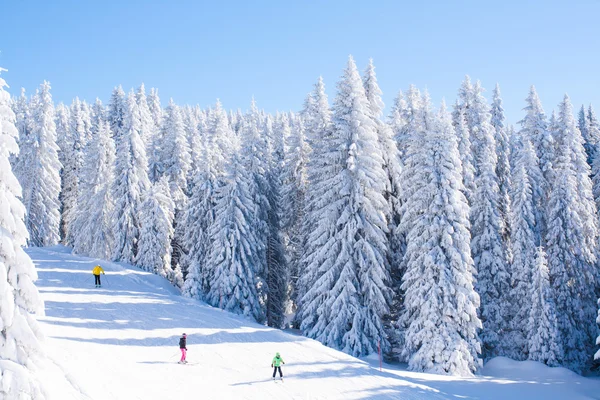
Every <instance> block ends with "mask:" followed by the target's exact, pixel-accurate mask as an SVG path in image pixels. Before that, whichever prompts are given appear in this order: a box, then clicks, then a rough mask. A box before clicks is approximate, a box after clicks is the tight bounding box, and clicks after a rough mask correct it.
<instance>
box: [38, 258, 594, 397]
mask: <svg viewBox="0 0 600 400" xmlns="http://www.w3.org/2000/svg"><path fill="white" fill-rule="evenodd" d="M27 252H28V254H29V255H30V256H31V257H32V259H33V260H34V262H35V264H36V267H37V270H38V274H39V280H38V281H37V285H38V288H39V289H40V292H41V293H42V296H43V298H44V301H45V302H46V316H45V317H41V318H39V321H40V324H41V325H42V328H43V330H44V333H45V335H46V343H45V348H46V349H47V353H48V355H49V357H50V358H51V359H52V360H53V362H52V365H53V367H52V368H48V369H42V370H41V371H40V376H41V377H42V379H43V380H44V381H45V382H44V383H45V385H46V387H47V388H48V391H49V392H50V393H49V394H50V395H52V396H51V398H52V399H60V400H66V399H94V400H108V399H119V400H121V399H122V400H134V399H139V400H153V399H156V400H164V399H192V398H193V399H197V398H201V399H261V400H263V399H278V400H284V399H403V400H421V399H546V400H551V399H568V400H578V399H600V380H598V379H595V378H594V379H591V378H583V377H580V376H578V375H576V374H574V373H572V372H570V371H568V370H565V369H563V368H548V367H545V366H543V365H541V364H538V363H534V362H514V361H511V360H508V359H503V358H497V359H494V360H492V361H491V362H490V363H488V364H487V365H486V367H485V368H484V369H483V371H482V376H477V377H475V378H470V379H464V378H455V377H445V376H438V375H430V374H419V373H413V372H408V371H406V370H404V369H402V368H401V367H398V366H389V365H384V369H383V371H382V372H380V371H379V366H378V362H377V358H376V357H369V358H368V359H365V360H360V359H356V358H353V357H350V356H348V355H346V354H344V353H341V352H338V351H335V350H332V349H329V348H327V347H325V346H323V345H321V344H320V343H318V342H316V341H313V340H310V339H307V338H304V337H302V336H297V335H293V334H290V333H286V332H282V331H279V330H275V329H270V328H266V327H264V326H262V325H259V324H256V323H254V322H252V321H250V320H247V319H244V318H242V317H239V316H236V315H232V314H229V313H226V312H223V311H221V310H219V309H215V308H212V307H209V306H207V305H205V304H202V303H200V302H197V301H193V300H190V299H186V298H183V297H181V296H179V294H178V291H177V290H176V289H174V288H173V287H171V286H170V285H169V283H168V282H166V281H165V280H164V279H162V278H160V277H158V276H155V275H152V274H149V273H146V272H143V271H141V270H139V269H138V268H135V267H131V266H127V265H121V264H116V263H110V262H107V261H101V260H94V259H89V258H85V257H78V256H74V255H71V254H70V249H67V248H65V247H60V246H57V247H53V248H49V249H40V248H31V249H27ZM96 264H100V265H101V266H102V267H103V268H104V270H105V271H106V273H107V275H106V276H103V277H102V278H103V287H102V288H98V289H96V288H94V284H93V283H94V282H93V277H92V274H91V269H92V267H93V266H94V265H96ZM183 332H185V333H187V334H188V360H189V362H190V363H189V364H188V365H180V364H178V363H177V361H178V359H179V356H180V353H179V348H178V339H179V337H180V335H181V334H182V333H183ZM275 352H280V353H281V355H282V357H283V359H284V360H285V362H286V364H285V365H284V366H283V368H282V369H283V373H284V377H285V382H273V381H272V380H271V374H272V368H271V367H270V364H271V359H272V358H273V355H274V354H275ZM57 370H58V371H61V372H60V373H57V372H56V371H57Z"/></svg>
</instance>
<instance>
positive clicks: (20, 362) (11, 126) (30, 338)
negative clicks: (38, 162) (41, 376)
mask: <svg viewBox="0 0 600 400" xmlns="http://www.w3.org/2000/svg"><path fill="white" fill-rule="evenodd" d="M2 71H3V70H2V69H0V72H2ZM4 87H6V82H5V81H4V80H3V79H2V78H0V210H2V211H1V212H0V237H1V239H0V241H1V242H2V252H0V276H1V277H2V282H1V283H2V285H1V286H0V288H1V289H0V323H1V325H2V335H1V336H0V363H1V364H0V365H1V373H2V378H1V381H0V397H1V398H6V399H17V398H18V399H22V398H23V399H27V398H31V399H44V398H45V395H44V391H43V388H42V386H41V382H40V381H39V380H38V378H37V374H36V371H35V363H36V361H37V360H38V359H39V358H41V357H42V354H43V353H42V348H41V344H40V339H41V337H42V333H41V331H40V329H39V327H38V325H37V322H36V320H35V318H34V315H33V314H39V315H43V313H44V302H43V301H42V299H41V297H40V295H39V293H38V290H37V288H36V287H35V285H34V283H33V282H34V281H35V280H36V279H37V273H36V270H35V267H34V265H33V262H32V261H31V259H30V258H29V256H28V255H27V254H26V253H25V252H24V251H23V246H25V244H26V241H27V229H26V228H25V224H24V223H23V218H24V216H25V207H23V204H22V203H21V202H20V201H19V199H18V197H19V196H20V195H21V193H20V192H21V188H20V186H19V182H18V181H17V178H16V177H15V176H14V175H13V173H12V169H11V166H10V161H9V158H10V156H11V154H16V153H17V152H18V151H19V147H18V144H17V141H16V139H17V137H18V135H19V132H18V131H17V129H16V127H15V114H14V113H13V111H12V110H11V108H10V105H9V103H10V96H9V94H8V93H7V92H6V91H5V89H4Z"/></svg>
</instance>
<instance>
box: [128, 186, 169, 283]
mask: <svg viewBox="0 0 600 400" xmlns="http://www.w3.org/2000/svg"><path fill="white" fill-rule="evenodd" d="M144 197H145V199H144V202H143V203H142V205H141V208H140V239H139V245H138V253H137V256H136V258H135V264H136V265H137V266H139V267H140V268H142V269H143V270H145V271H150V272H153V273H155V274H157V275H160V276H162V277H163V278H167V279H169V280H171V281H172V280H173V276H172V275H173V270H172V269H171V252H172V249H171V241H172V240H173V235H174V233H175V231H174V229H173V218H174V216H175V215H174V212H175V204H174V203H173V200H172V199H171V197H170V195H169V183H168V181H167V178H166V177H163V178H162V179H161V180H160V181H158V182H156V183H155V184H152V185H151V186H150V189H149V190H148V192H147V194H146V195H145V196H144Z"/></svg>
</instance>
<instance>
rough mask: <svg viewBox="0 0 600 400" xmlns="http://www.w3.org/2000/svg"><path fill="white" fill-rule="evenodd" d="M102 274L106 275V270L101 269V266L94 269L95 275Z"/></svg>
mask: <svg viewBox="0 0 600 400" xmlns="http://www.w3.org/2000/svg"><path fill="white" fill-rule="evenodd" d="M100 273H103V274H104V270H103V269H102V267H101V266H99V265H96V266H95V267H94V269H93V270H92V274H94V275H100ZM104 275H106V274H104Z"/></svg>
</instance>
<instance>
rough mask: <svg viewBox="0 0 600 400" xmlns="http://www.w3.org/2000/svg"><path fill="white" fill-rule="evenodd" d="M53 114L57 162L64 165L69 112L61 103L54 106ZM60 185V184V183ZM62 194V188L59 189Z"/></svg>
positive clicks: (69, 118)
mask: <svg viewBox="0 0 600 400" xmlns="http://www.w3.org/2000/svg"><path fill="white" fill-rule="evenodd" d="M54 111H55V112H54V114H55V116H56V119H55V123H56V144H58V161H60V165H62V166H63V168H64V165H65V152H64V149H66V148H67V142H68V138H69V126H70V124H69V121H70V120H71V112H70V110H69V108H68V107H67V106H65V105H64V104H63V103H60V104H58V105H57V106H56V109H55V110H54ZM62 173H63V171H62V170H61V181H62ZM61 185H62V182H61ZM61 192H62V188H61Z"/></svg>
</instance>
